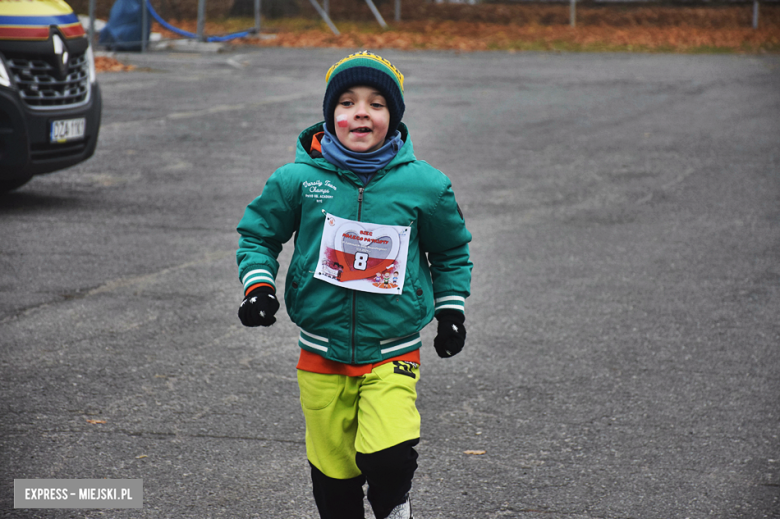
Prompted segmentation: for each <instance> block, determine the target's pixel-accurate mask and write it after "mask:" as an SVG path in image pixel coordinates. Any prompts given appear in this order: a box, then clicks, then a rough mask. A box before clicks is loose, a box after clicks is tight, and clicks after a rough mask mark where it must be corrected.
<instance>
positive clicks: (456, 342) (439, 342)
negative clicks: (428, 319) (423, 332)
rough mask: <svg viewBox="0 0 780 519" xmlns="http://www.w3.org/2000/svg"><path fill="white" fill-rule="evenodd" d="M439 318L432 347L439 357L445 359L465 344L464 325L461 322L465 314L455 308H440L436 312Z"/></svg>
mask: <svg viewBox="0 0 780 519" xmlns="http://www.w3.org/2000/svg"><path fill="white" fill-rule="evenodd" d="M436 319H438V320H439V327H438V329H437V332H438V333H437V334H436V338H435V339H433V347H434V348H436V353H438V354H439V357H441V358H443V359H446V358H447V357H452V356H453V355H457V354H458V353H460V351H461V350H462V349H463V346H464V345H465V344H466V327H465V326H463V323H464V322H465V321H466V316H465V315H463V312H458V311H457V310H442V311H440V312H439V313H438V314H436Z"/></svg>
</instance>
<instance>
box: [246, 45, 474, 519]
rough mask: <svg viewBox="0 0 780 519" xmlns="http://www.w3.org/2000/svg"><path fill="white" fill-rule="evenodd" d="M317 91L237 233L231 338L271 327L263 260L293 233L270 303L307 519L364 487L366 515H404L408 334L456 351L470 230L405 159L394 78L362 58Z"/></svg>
mask: <svg viewBox="0 0 780 519" xmlns="http://www.w3.org/2000/svg"><path fill="white" fill-rule="evenodd" d="M325 81H326V85H327V86H326V89H325V98H324V100H323V104H322V107H323V115H324V117H325V121H324V123H322V122H320V123H317V124H315V125H314V126H311V127H309V128H307V129H306V130H304V131H303V133H301V134H300V135H299V137H298V146H297V151H296V157H295V162H294V163H292V164H287V165H285V166H283V167H281V168H279V169H278V170H277V171H276V172H274V174H273V175H271V177H270V178H269V179H268V182H267V183H266V185H265V188H264V189H263V192H262V194H261V195H260V196H259V197H258V198H256V199H255V200H254V201H253V202H252V203H251V204H249V206H248V207H247V209H246V212H245V214H244V217H243V218H242V220H241V222H240V223H239V226H238V232H239V234H240V235H241V236H240V238H239V248H238V253H237V260H238V267H239V276H240V279H241V281H242V282H243V285H244V296H245V298H244V300H243V302H242V303H241V307H240V308H239V311H238V315H239V318H240V319H241V322H242V323H243V324H244V325H245V326H270V325H272V324H273V323H274V322H276V317H275V316H274V314H275V313H276V311H277V310H278V309H279V302H278V301H277V299H276V292H277V285H276V275H277V272H278V269H279V263H278V262H277V257H278V255H279V253H280V251H281V250H282V245H283V244H284V243H286V242H287V241H288V240H290V238H293V237H294V247H295V250H294V253H293V257H292V260H291V262H290V266H289V268H288V271H287V276H286V279H285V290H284V300H285V303H286V306H287V313H288V314H289V316H290V318H291V319H292V321H293V322H294V323H295V324H297V325H298V326H299V328H300V335H299V338H298V346H299V347H300V358H299V361H298V366H297V368H298V385H299V388H300V399H301V407H302V409H303V414H304V418H305V421H306V454H307V457H308V460H309V463H310V465H311V478H312V484H313V488H314V499H315V501H316V504H317V508H318V510H319V513H320V517H322V518H323V519H362V518H363V497H364V496H363V484H364V483H366V482H367V483H368V500H369V502H370V504H371V507H372V509H373V511H374V515H375V516H376V517H377V519H385V518H388V517H389V518H392V519H401V518H403V519H407V518H411V517H412V512H411V505H410V502H409V491H410V490H411V487H412V478H413V476H414V472H415V470H416V468H417V452H416V451H415V449H414V446H415V445H417V443H418V442H419V440H420V415H419V413H418V412H417V408H416V406H415V401H416V399H417V392H416V385H417V382H418V381H419V380H420V350H419V349H420V346H421V339H420V331H421V330H422V329H423V327H425V325H427V324H428V323H429V322H430V321H431V320H432V319H433V317H434V316H435V317H436V318H437V320H438V333H437V335H436V338H435V339H434V347H435V349H436V352H437V353H438V355H439V356H440V357H443V358H446V357H451V356H453V355H455V354H457V353H459V352H460V351H461V350H462V348H463V345H464V343H465V340H466V329H465V327H464V325H463V323H464V321H465V316H464V307H465V301H466V297H468V295H469V291H470V283H471V268H472V264H471V261H470V259H469V246H468V244H469V242H470V241H471V234H470V233H469V231H468V230H467V229H466V225H465V222H464V220H463V215H462V213H461V212H460V209H459V207H458V205H457V203H456V201H455V195H454V193H453V191H452V185H451V183H450V180H449V179H448V178H447V177H446V176H445V175H444V174H443V173H441V172H440V171H438V170H436V169H434V168H433V167H431V166H430V165H428V164H427V163H426V162H423V161H419V160H417V159H416V157H415V156H414V151H413V148H412V140H411V138H410V136H409V131H408V129H407V127H406V125H404V124H403V123H401V119H402V117H403V114H404V109H405V105H404V77H403V75H402V74H401V72H400V71H399V70H398V69H397V68H396V67H394V66H393V65H392V64H391V63H390V62H389V61H387V60H386V59H384V58H382V57H380V56H377V55H375V54H372V53H370V52H367V51H366V52H360V53H357V54H352V55H350V56H347V57H346V58H344V59H342V60H341V61H339V62H338V63H336V64H335V65H333V66H332V67H331V68H330V70H328V73H327V74H326V76H325ZM378 279H381V280H382V281H381V282H379V283H378V282H377V280H378ZM389 279H393V282H392V283H390V282H389V281H388V280H389Z"/></svg>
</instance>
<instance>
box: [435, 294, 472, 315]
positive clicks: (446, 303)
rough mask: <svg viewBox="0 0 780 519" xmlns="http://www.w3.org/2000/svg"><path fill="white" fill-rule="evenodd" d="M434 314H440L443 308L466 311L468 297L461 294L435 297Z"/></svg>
mask: <svg viewBox="0 0 780 519" xmlns="http://www.w3.org/2000/svg"><path fill="white" fill-rule="evenodd" d="M434 303H435V306H434V309H433V313H434V315H436V314H438V313H439V312H440V311H442V310H454V311H457V312H461V313H466V298H465V297H463V296H459V295H454V294H452V295H442V296H439V297H436V298H435V299H434Z"/></svg>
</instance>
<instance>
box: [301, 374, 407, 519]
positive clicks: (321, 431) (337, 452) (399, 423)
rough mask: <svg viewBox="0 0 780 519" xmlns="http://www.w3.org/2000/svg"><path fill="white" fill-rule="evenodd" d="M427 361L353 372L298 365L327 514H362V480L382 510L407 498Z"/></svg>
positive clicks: (320, 501)
mask: <svg viewBox="0 0 780 519" xmlns="http://www.w3.org/2000/svg"><path fill="white" fill-rule="evenodd" d="M419 379H420V369H419V366H418V365H417V364H415V363H411V362H388V363H386V364H382V365H381V366H378V367H376V368H374V369H373V371H372V372H371V373H369V374H367V375H362V376H358V377H348V376H345V375H324V374H319V373H311V372H308V371H301V370H298V386H299V388H300V392H301V407H302V409H303V415H304V418H305V420H306V455H307V457H308V459H309V463H310V464H311V465H312V482H313V484H314V495H315V500H316V501H317V507H318V509H319V511H320V516H321V517H323V518H328V517H334V518H335V517H338V518H345V519H346V518H348V517H353V515H352V514H353V512H352V511H354V517H361V518H362V510H363V509H362V506H363V505H362V500H363V490H362V484H363V482H364V481H366V480H367V481H368V485H369V491H368V499H369V501H370V502H371V505H372V507H373V508H374V512H375V514H378V515H377V517H382V516H384V513H385V511H389V510H390V509H392V508H393V507H394V506H395V505H397V504H399V503H401V502H402V501H403V499H404V496H405V495H406V493H408V492H409V489H410V488H411V481H412V477H413V475H414V471H415V469H416V468H417V463H416V459H417V453H416V452H415V450H414V449H413V446H414V445H416V444H417V442H418V440H419V438H420V414H419V413H418V411H417V407H416V405H415V402H416V400H417V390H416V386H417V382H418V380H419Z"/></svg>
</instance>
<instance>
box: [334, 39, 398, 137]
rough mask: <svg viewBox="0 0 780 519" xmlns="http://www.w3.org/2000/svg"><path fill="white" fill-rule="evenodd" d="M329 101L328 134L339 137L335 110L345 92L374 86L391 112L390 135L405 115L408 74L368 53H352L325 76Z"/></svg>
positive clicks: (383, 59)
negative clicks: (405, 90)
mask: <svg viewBox="0 0 780 519" xmlns="http://www.w3.org/2000/svg"><path fill="white" fill-rule="evenodd" d="M325 82H326V84H327V87H326V88H325V99H323V101H322V112H323V115H325V124H326V125H327V127H328V131H330V132H331V133H332V134H334V135H335V134H336V128H335V127H334V125H333V111H334V110H335V109H336V105H337V104H338V102H339V97H340V96H341V94H342V93H343V92H344V90H346V89H348V88H349V87H353V86H359V85H364V86H370V87H373V88H376V89H377V90H379V91H380V92H381V93H382V95H383V96H384V98H385V101H387V109H388V110H389V111H390V126H389V127H388V135H392V134H393V133H394V132H395V131H396V130H397V129H398V124H399V123H400V122H401V118H403V116H404V109H405V108H406V105H404V75H403V74H401V71H400V70H398V69H397V68H395V66H393V64H392V63H390V62H389V61H387V60H386V59H385V58H383V57H381V56H377V55H376V54H373V53H371V52H369V51H367V50H365V51H363V52H358V53H355V54H350V55H349V56H347V57H346V58H344V59H342V60H341V61H339V62H338V63H336V64H335V65H333V66H332V67H330V69H329V70H328V73H327V74H326V75H325Z"/></svg>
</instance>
